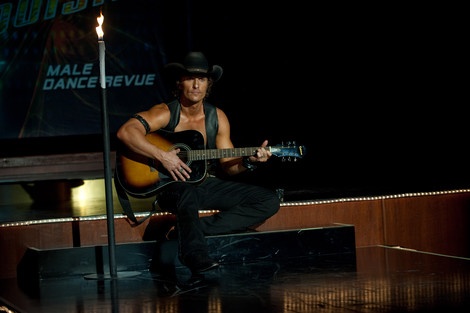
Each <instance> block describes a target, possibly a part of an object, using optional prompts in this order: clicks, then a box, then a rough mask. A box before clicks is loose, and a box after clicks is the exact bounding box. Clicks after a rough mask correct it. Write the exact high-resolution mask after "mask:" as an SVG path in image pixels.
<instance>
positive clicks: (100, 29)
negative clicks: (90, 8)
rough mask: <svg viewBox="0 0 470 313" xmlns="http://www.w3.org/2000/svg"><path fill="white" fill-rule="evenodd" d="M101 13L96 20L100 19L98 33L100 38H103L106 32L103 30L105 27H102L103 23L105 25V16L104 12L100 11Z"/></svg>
mask: <svg viewBox="0 0 470 313" xmlns="http://www.w3.org/2000/svg"><path fill="white" fill-rule="evenodd" d="M100 14H101V16H100V17H97V18H96V20H97V21H98V27H96V33H97V34H98V39H99V40H103V36H104V32H103V29H102V28H101V25H103V21H104V16H103V13H101V12H100Z"/></svg>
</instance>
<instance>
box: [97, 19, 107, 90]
mask: <svg viewBox="0 0 470 313" xmlns="http://www.w3.org/2000/svg"><path fill="white" fill-rule="evenodd" d="M96 20H97V21H98V27H96V33H97V34H98V48H99V59H100V85H101V88H102V89H106V71H105V66H104V63H105V59H104V57H105V50H106V47H105V45H104V39H103V37H104V32H103V29H102V27H101V26H102V25H103V22H104V16H103V13H101V12H100V17H98V18H96Z"/></svg>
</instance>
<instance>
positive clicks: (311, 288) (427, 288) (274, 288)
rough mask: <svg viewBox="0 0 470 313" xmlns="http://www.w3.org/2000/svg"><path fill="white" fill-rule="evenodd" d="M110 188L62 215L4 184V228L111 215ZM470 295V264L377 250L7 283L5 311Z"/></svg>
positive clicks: (322, 305) (431, 304) (302, 307)
mask: <svg viewBox="0 0 470 313" xmlns="http://www.w3.org/2000/svg"><path fill="white" fill-rule="evenodd" d="M102 186H103V182H102V181H86V182H85V184H84V185H83V186H81V187H77V188H73V189H74V190H73V191H72V195H71V201H65V203H68V204H69V205H65V206H58V207H57V208H54V209H51V206H50V205H49V206H48V209H46V208H44V207H41V206H36V205H35V202H33V201H32V200H31V199H30V198H29V197H28V196H27V194H26V192H25V189H24V188H23V187H21V186H16V185H15V186H3V188H0V193H1V194H2V200H4V202H3V203H0V209H1V210H0V222H1V223H7V224H8V223H9V222H15V221H23V220H34V219H44V218H60V217H70V216H89V215H103V214H105V205H104V201H103V196H102V195H103V187H102ZM115 203H117V202H115ZM148 208H149V207H148V203H142V205H141V206H140V207H139V206H136V209H137V210H139V209H140V210H142V211H145V210H148ZM115 212H116V213H119V212H122V211H121V209H120V208H119V207H118V206H116V207H115ZM1 253H2V254H4V253H14V252H11V251H2V252H1ZM107 276H109V275H107ZM469 295H470V259H464V258H458V257H450V256H445V255H435V254H429V253H422V252H419V251H411V250H405V249H401V248H397V247H384V246H372V247H361V248H357V249H356V253H355V255H352V256H351V255H330V256H322V257H321V258H318V257H316V258H313V257H312V258H310V257H302V258H291V259H283V260H265V261H256V262H250V263H232V264H223V265H222V266H221V267H220V268H218V269H217V270H214V271H212V272H209V273H207V274H205V275H204V276H202V277H191V276H190V273H189V271H187V269H186V268H184V267H180V266H177V267H176V268H175V271H164V272H163V273H162V272H159V273H157V272H153V271H149V270H145V271H137V272H119V271H118V277H117V278H114V279H109V277H105V278H103V277H89V276H84V277H81V276H80V277H76V276H72V277H70V276H67V277H63V278H60V279H58V278H54V279H52V278H51V279H43V280H39V281H37V280H35V279H34V278H31V279H30V280H28V279H25V280H24V281H20V280H19V279H17V278H8V279H3V280H0V312H10V313H11V312H13V313H20V312H22V313H23V312H24V313H39V312H41V313H43V312H48V313H50V312H60V313H63V312H87V313H88V312H89V313H94V312H100V313H101V312H139V313H142V312H165V313H171V312H182V313H184V312H190V313H199V312H215V313H227V312H237V313H240V312H241V313H249V312H257V313H260V312H289V313H293V312H468V311H469V309H470V297H469Z"/></svg>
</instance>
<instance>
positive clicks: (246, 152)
mask: <svg viewBox="0 0 470 313" xmlns="http://www.w3.org/2000/svg"><path fill="white" fill-rule="evenodd" d="M258 148H259V147H245V148H231V149H206V150H190V151H188V160H190V161H198V160H210V159H220V158H234V157H242V156H250V155H253V154H255V153H256V150H257V149H258Z"/></svg>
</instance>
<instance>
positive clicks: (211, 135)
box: [114, 100, 219, 227]
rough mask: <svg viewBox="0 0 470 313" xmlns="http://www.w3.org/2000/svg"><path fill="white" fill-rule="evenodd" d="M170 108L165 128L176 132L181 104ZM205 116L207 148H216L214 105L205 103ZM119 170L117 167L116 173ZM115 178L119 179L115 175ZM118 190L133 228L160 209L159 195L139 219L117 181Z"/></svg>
mask: <svg viewBox="0 0 470 313" xmlns="http://www.w3.org/2000/svg"><path fill="white" fill-rule="evenodd" d="M168 108H169V109H170V122H169V123H168V125H167V126H166V127H165V130H168V131H174V129H175V128H176V126H177V125H178V123H179V118H180V103H179V101H178V100H173V101H171V102H170V103H168ZM204 114H205V116H206V134H207V146H208V147H209V148H210V149H213V148H215V137H216V134H217V131H218V126H219V124H218V119H217V111H216V108H215V106H214V105H212V104H210V103H207V102H204ZM116 170H117V166H116V169H115V172H116ZM114 177H118V175H117V174H116V173H115V175H114ZM114 186H115V188H116V193H117V196H118V200H119V203H120V205H121V207H122V209H123V210H124V213H125V214H126V215H127V218H128V219H129V220H130V221H131V222H132V223H133V224H131V225H132V226H134V227H135V226H138V225H140V224H142V223H143V222H144V221H145V220H147V219H148V218H149V217H150V216H152V214H153V213H155V212H156V211H157V210H158V209H159V208H158V195H157V197H156V199H155V201H154V202H153V203H152V210H151V211H150V212H149V213H148V214H147V215H146V216H144V217H142V218H141V219H137V217H136V216H135V214H134V210H133V209H132V205H131V202H130V200H129V197H128V195H127V193H126V191H125V190H124V188H123V187H122V185H121V184H120V183H119V182H116V181H115V184H114Z"/></svg>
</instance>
